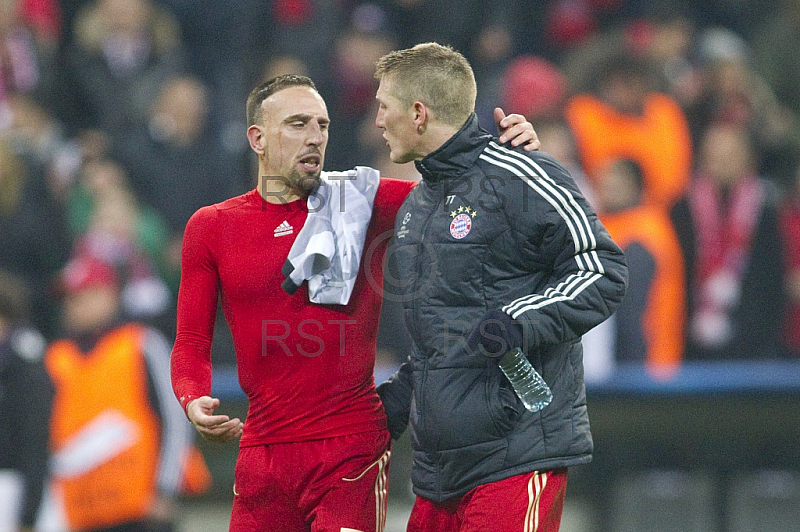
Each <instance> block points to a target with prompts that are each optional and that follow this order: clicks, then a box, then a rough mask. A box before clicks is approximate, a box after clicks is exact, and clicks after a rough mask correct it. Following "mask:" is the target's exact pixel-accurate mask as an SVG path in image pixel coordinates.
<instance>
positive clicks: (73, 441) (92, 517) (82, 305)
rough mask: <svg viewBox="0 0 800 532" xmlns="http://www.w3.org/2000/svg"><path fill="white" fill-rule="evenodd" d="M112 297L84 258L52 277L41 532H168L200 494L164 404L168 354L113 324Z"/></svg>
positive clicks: (111, 277)
mask: <svg viewBox="0 0 800 532" xmlns="http://www.w3.org/2000/svg"><path fill="white" fill-rule="evenodd" d="M120 288H121V286H120V281H119V277H118V274H117V272H116V271H115V269H114V268H113V267H112V266H111V265H110V264H107V263H105V262H103V261H101V260H99V259H97V258H93V257H75V258H73V259H72V260H71V261H70V262H69V263H68V264H67V266H66V267H65V268H64V270H63V271H62V273H61V275H60V277H59V281H58V289H59V292H60V294H61V295H62V297H63V302H62V303H63V306H62V312H63V314H62V316H63V332H64V336H63V337H62V338H60V339H58V340H56V341H55V342H53V343H52V344H50V346H49V347H48V348H47V351H46V353H45V365H46V367H47V370H48V372H49V374H50V377H51V379H52V381H53V383H54V385H55V398H54V403H53V413H52V421H51V431H50V434H51V436H50V447H51V450H52V453H53V465H52V472H51V474H52V483H51V492H52V499H51V501H52V506H48V507H46V511H45V512H44V513H43V520H42V522H41V526H43V527H45V529H59V528H58V526H59V525H60V526H62V527H63V526H64V525H66V527H67V529H68V530H75V531H101V530H131V531H138V530H141V531H145V530H159V531H165V532H166V531H169V530H176V528H175V526H176V518H177V516H178V514H177V506H176V501H177V498H178V497H179V496H180V495H182V494H184V493H185V492H187V491H191V492H202V491H203V490H205V489H207V488H208V486H209V482H210V475H209V473H208V470H207V469H206V467H205V463H204V461H203V460H202V457H200V455H199V454H198V451H197V449H196V447H194V444H193V442H192V438H193V432H192V430H191V427H190V426H189V425H188V424H187V423H186V421H185V419H184V417H183V414H182V413H181V410H180V408H179V407H178V405H177V404H176V403H175V400H174V399H173V397H172V393H171V388H170V383H169V377H168V375H169V344H168V342H167V340H166V338H165V337H163V336H162V335H161V334H160V333H158V332H157V331H156V330H154V329H150V328H148V327H145V326H143V325H141V324H139V323H136V322H129V321H124V320H122V317H121V292H120ZM189 480H191V482H189ZM62 518H63V519H64V523H60V522H59V519H62ZM49 527H54V528H49Z"/></svg>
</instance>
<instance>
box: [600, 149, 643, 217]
mask: <svg viewBox="0 0 800 532" xmlns="http://www.w3.org/2000/svg"><path fill="white" fill-rule="evenodd" d="M598 177H599V179H598V185H599V186H598V187H597V199H598V201H599V203H600V207H601V209H602V210H603V211H604V212H608V213H614V212H619V211H624V210H626V209H630V208H632V207H635V206H636V205H638V204H639V203H640V202H641V194H642V191H641V185H640V183H639V181H638V179H639V178H638V177H637V175H636V174H635V172H634V171H633V170H632V169H631V167H630V166H628V165H627V164H625V163H624V162H622V161H612V162H610V163H609V164H608V165H607V166H606V167H605V168H604V169H603V170H602V171H601V172H600V174H599V176H598Z"/></svg>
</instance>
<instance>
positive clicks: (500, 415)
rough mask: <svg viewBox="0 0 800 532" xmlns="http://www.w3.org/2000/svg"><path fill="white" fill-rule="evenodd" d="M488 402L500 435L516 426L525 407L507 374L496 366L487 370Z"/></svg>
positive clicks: (490, 413)
mask: <svg viewBox="0 0 800 532" xmlns="http://www.w3.org/2000/svg"><path fill="white" fill-rule="evenodd" d="M486 404H487V405H488V407H489V415H490V416H491V417H492V421H494V424H495V428H496V430H497V434H498V436H505V435H506V434H508V433H509V432H510V431H511V429H513V428H514V425H515V424H516V422H517V420H518V419H519V416H520V414H521V413H522V409H523V408H524V407H523V406H522V403H521V402H520V400H519V399H518V398H517V395H516V394H515V393H514V390H513V389H512V388H511V385H510V384H509V383H508V380H507V379H506V377H505V375H503V374H502V372H501V371H500V369H499V368H497V367H494V366H489V368H488V370H487V377H486Z"/></svg>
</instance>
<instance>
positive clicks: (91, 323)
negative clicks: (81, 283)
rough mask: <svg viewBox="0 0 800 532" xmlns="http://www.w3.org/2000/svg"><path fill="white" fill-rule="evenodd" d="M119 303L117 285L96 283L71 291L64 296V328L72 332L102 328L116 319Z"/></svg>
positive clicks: (79, 332) (78, 332) (85, 331)
mask: <svg viewBox="0 0 800 532" xmlns="http://www.w3.org/2000/svg"><path fill="white" fill-rule="evenodd" d="M119 303H120V299H119V290H118V289H117V287H116V286H111V285H96V286H91V287H87V288H85V289H82V290H78V291H76V292H74V293H70V294H68V295H67V296H66V297H65V298H64V306H63V326H64V329H65V330H66V331H68V332H69V333H70V334H81V333H87V332H91V331H94V330H97V329H101V328H103V327H105V326H106V325H108V324H110V323H112V322H113V321H114V319H115V318H116V316H117V310H118V308H119Z"/></svg>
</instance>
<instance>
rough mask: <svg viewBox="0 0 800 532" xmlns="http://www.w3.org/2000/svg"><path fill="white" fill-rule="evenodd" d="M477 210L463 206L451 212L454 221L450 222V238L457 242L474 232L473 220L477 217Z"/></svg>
mask: <svg viewBox="0 0 800 532" xmlns="http://www.w3.org/2000/svg"><path fill="white" fill-rule="evenodd" d="M477 214H478V213H477V212H476V211H475V209H470V207H469V206H467V207H464V206H463V205H462V206H461V207H459V208H458V209H457V210H454V211H451V212H450V217H451V218H452V219H453V220H452V221H451V222H450V236H452V237H453V238H455V239H456V240H461V239H462V238H464V237H466V236H467V235H468V234H469V232H470V231H471V230H472V219H473V218H475V216H477Z"/></svg>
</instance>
